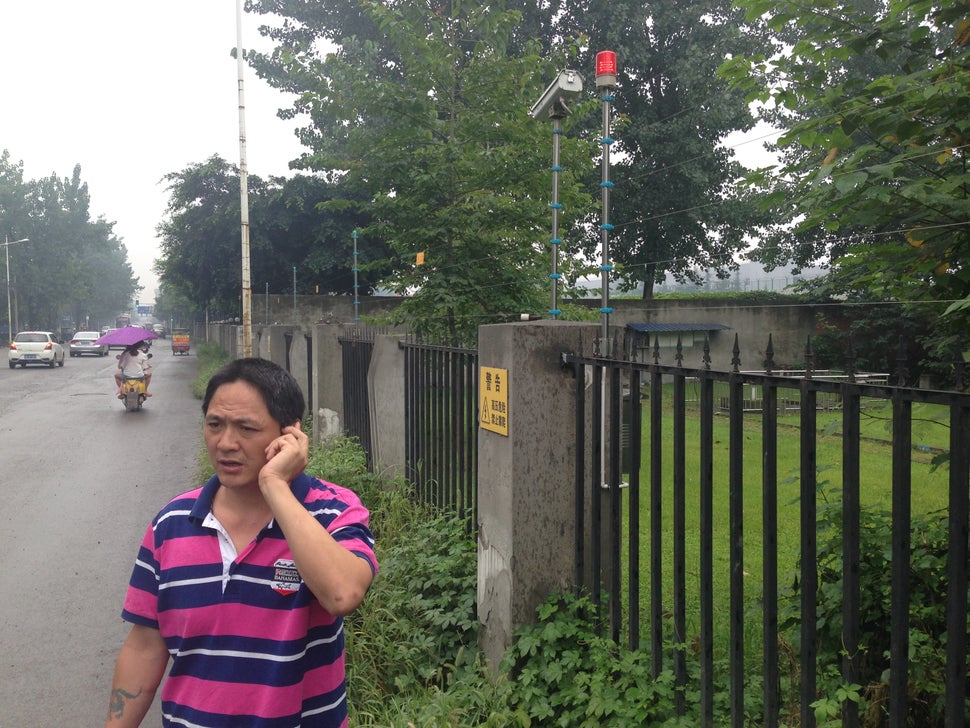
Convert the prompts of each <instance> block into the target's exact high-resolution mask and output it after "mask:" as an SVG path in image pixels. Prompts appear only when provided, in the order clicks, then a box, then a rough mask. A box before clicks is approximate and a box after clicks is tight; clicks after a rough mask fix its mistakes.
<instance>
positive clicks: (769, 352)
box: [765, 333, 775, 374]
mask: <svg viewBox="0 0 970 728" xmlns="http://www.w3.org/2000/svg"><path fill="white" fill-rule="evenodd" d="M774 368H775V344H774V342H773V341H772V339H771V334H770V333H769V334H768V347H767V348H766V349H765V374H771V371H772V370H773V369H774Z"/></svg>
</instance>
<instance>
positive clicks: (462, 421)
mask: <svg viewBox="0 0 970 728" xmlns="http://www.w3.org/2000/svg"><path fill="white" fill-rule="evenodd" d="M400 346H401V348H402V349H403V350H404V371H405V373H404V397H405V404H404V419H405V467H406V473H405V474H406V477H407V479H408V480H409V481H410V482H411V483H413V484H414V486H415V488H416V493H417V496H418V497H419V498H420V499H421V500H422V501H424V502H426V503H430V504H432V505H434V506H435V507H438V508H442V509H446V510H450V511H453V512H455V513H457V514H458V515H459V516H460V517H463V518H467V519H468V523H469V528H471V527H473V526H474V524H475V523H477V521H478V489H477V478H478V473H477V469H478V440H477V436H478V408H479V402H478V352H477V351H475V350H474V349H462V348H458V347H451V346H438V345H433V344H424V343H417V342H415V341H402V342H401V343H400Z"/></svg>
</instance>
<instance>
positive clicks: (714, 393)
mask: <svg viewBox="0 0 970 728" xmlns="http://www.w3.org/2000/svg"><path fill="white" fill-rule="evenodd" d="M770 350H771V343H770V339H769V344H768V351H769V359H768V361H767V362H766V366H765V369H764V370H763V371H761V372H750V371H741V368H740V364H741V361H740V350H739V346H738V344H737V342H736V343H735V347H734V360H733V361H732V363H731V367H730V370H728V371H714V370H712V369H711V368H710V366H711V364H710V358H709V355H708V354H705V359H704V366H703V368H701V369H688V368H684V367H682V366H680V365H679V364H678V363H674V364H661V363H660V361H659V353H656V354H655V356H654V360H653V362H651V363H642V362H636V361H631V360H630V359H629V358H624V357H618V358H605V357H601V356H598V355H596V354H593V355H588V356H587V355H583V354H564V355H563V361H564V363H566V364H567V365H570V366H572V367H573V368H574V371H575V374H576V377H575V381H576V388H575V402H576V432H577V443H576V451H577V453H578V459H577V464H576V474H575V499H576V511H575V512H576V523H575V527H576V533H577V535H578V537H577V540H576V551H575V564H576V565H575V572H576V581H577V584H580V585H582V587H583V588H584V589H585V590H586V591H588V593H589V594H590V595H591V596H592V598H593V600H594V603H596V604H598V605H600V608H601V610H602V616H603V621H604V624H605V625H606V627H605V628H608V629H609V631H610V635H611V637H612V638H613V639H614V640H616V641H617V642H623V641H625V642H626V643H627V644H628V645H629V647H630V648H631V649H643V648H648V649H649V651H650V655H651V660H652V669H653V672H654V674H655V676H656V675H659V674H660V673H661V671H663V670H665V669H671V670H672V671H673V673H674V677H675V683H676V685H677V687H678V693H677V695H678V698H677V700H678V703H677V710H678V713H679V714H684V713H685V711H686V710H687V706H686V703H685V700H686V698H685V690H686V688H688V684H689V679H688V658H689V657H691V658H693V656H696V660H697V661H698V662H699V678H698V681H697V684H693V683H691V685H692V686H693V687H694V688H696V689H697V690H698V692H699V695H700V713H701V723H702V725H705V726H710V725H713V724H714V721H715V712H714V711H715V707H714V706H715V697H716V691H717V690H720V691H721V693H722V695H721V697H722V698H723V697H724V695H723V693H724V692H726V693H727V702H729V704H730V714H731V723H732V725H734V726H739V727H740V726H743V725H749V724H750V721H751V720H752V714H753V713H754V714H757V715H759V717H758V718H757V721H756V722H757V723H758V724H761V725H764V726H766V727H767V728H773V727H775V728H776V727H777V726H779V725H780V723H781V721H782V716H783V714H784V711H785V710H786V709H788V710H792V708H790V706H792V705H794V706H796V707H795V708H794V709H793V710H794V711H795V712H797V713H798V714H799V717H798V719H797V722H798V723H799V724H800V725H801V726H803V728H804V727H806V726H812V725H815V720H816V719H815V713H814V708H813V707H812V704H813V703H815V702H816V701H817V700H818V699H819V697H820V695H819V694H818V684H819V683H818V680H819V669H820V667H819V658H820V655H819V654H818V649H817V644H818V639H819V633H818V626H817V618H818V616H819V614H818V604H819V591H818V590H819V587H820V584H819V564H818V541H817V539H818V532H817V525H818V516H819V511H818V507H819V498H820V489H821V490H824V484H823V483H822V482H821V478H820V468H822V467H824V466H828V465H830V463H822V462H819V455H818V449H819V444H820V441H821V438H822V437H823V436H824V437H837V438H838V439H839V444H837V445H836V447H837V452H838V462H837V463H832V465H835V466H836V467H837V468H838V470H839V472H840V475H841V488H840V490H839V493H838V497H840V498H841V501H842V523H841V528H842V537H841V539H842V541H841V560H842V565H841V568H842V577H841V578H842V615H841V619H842V642H843V655H842V656H841V658H840V660H841V664H840V665H838V666H837V667H838V669H839V670H840V671H841V675H842V683H843V684H844V685H846V686H849V685H854V684H857V683H858V682H859V680H860V660H861V659H862V655H861V654H860V650H859V645H860V639H861V638H862V630H863V629H864V628H865V627H867V626H866V625H863V624H861V622H860V619H861V614H862V611H863V596H864V595H866V594H867V591H866V590H867V589H868V588H871V585H868V584H865V583H861V582H860V577H859V573H860V558H861V557H860V539H861V528H862V527H863V526H864V525H865V524H864V512H865V508H864V504H863V494H864V492H866V493H867V492H868V489H869V488H870V487H871V483H870V479H868V478H867V473H865V472H862V459H861V457H860V443H861V442H862V441H863V438H862V436H861V430H862V425H863V422H864V419H865V417H866V414H865V413H866V407H867V406H868V405H869V403H873V402H876V403H882V404H883V405H884V406H886V407H888V408H889V411H890V413H891V415H890V417H891V423H890V424H891V435H888V436H887V437H889V438H890V445H889V446H888V448H889V449H888V452H889V456H890V457H891V460H892V463H891V469H890V473H891V475H889V476H888V479H890V480H891V483H889V484H888V485H889V492H890V494H891V511H892V516H891V519H892V521H891V522H892V537H891V543H889V544H886V546H887V549H888V551H889V554H890V563H887V564H886V565H885V568H886V569H887V570H891V614H890V618H889V624H885V625H880V627H881V628H883V629H888V630H889V635H890V645H891V647H890V659H889V679H888V703H887V704H886V707H885V711H884V714H885V715H887V716H888V724H889V725H890V726H898V727H899V728H902V726H904V725H907V716H909V715H910V710H911V708H913V706H912V705H910V703H909V701H910V698H909V695H908V690H909V688H910V686H911V684H912V682H911V678H912V677H913V670H914V668H915V667H916V666H914V665H912V664H911V662H910V657H909V655H910V647H911V646H912V645H911V643H910V614H911V608H918V607H921V606H922V605H913V604H911V603H910V579H911V574H912V570H913V569H915V568H918V566H917V565H914V564H913V563H911V553H912V543H911V538H912V534H911V522H912V516H913V513H912V503H913V498H914V493H915V494H917V495H919V494H920V487H921V486H922V484H921V483H917V484H916V486H917V487H916V489H915V490H914V483H913V475H912V474H913V457H914V452H917V453H918V452H920V450H919V449H918V448H914V444H913V440H912V437H913V424H914V417H913V407H914V405H923V404H927V405H933V406H935V407H936V408H937V410H936V411H937V412H939V413H940V417H941V418H942V423H941V426H943V427H946V428H948V431H949V435H948V438H947V440H946V443H945V449H946V451H947V453H948V458H943V460H942V461H941V463H940V465H941V467H943V468H946V469H947V470H946V473H947V475H946V476H945V477H944V480H945V483H946V486H945V487H946V489H947V493H946V498H945V501H946V518H947V521H948V538H947V544H946V554H947V556H946V570H945V571H946V573H945V580H946V584H945V594H946V597H945V599H946V607H945V610H946V626H945V630H944V631H943V633H941V634H939V635H936V636H935V638H936V639H938V640H939V641H940V644H941V645H944V647H941V649H944V650H945V662H946V666H945V688H944V692H945V694H944V695H943V696H942V701H943V703H944V707H943V712H944V714H945V725H947V726H958V725H959V726H962V725H964V719H965V716H966V711H967V703H966V701H967V661H968V654H967V631H968V625H967V612H968V609H967V607H968V597H967V585H968V579H967V574H968V558H967V557H968V484H970V396H968V395H967V394H965V393H963V392H960V391H935V390H922V389H910V388H905V387H897V386H889V384H888V383H887V381H886V379H884V378H883V379H880V380H874V381H869V380H865V381H863V378H862V377H859V378H858V380H856V377H855V376H853V375H851V373H850V375H849V376H848V377H844V378H838V377H837V378H832V377H815V376H814V372H813V371H812V370H811V368H809V369H807V370H805V371H803V372H800V373H799V374H800V376H797V377H792V376H786V375H783V374H781V373H777V372H773V371H772V365H771V361H770ZM655 352H659V347H657V348H655ZM806 360H807V361H810V360H811V357H810V356H809V357H807V358H806ZM678 361H679V359H678ZM962 378H963V371H962V369H958V371H957V380H958V384H957V386H958V387H962V382H961V381H960V380H962ZM877 381H878V383H877ZM689 390H690V391H691V398H692V399H694V400H695V401H694V402H693V404H690V403H689V401H688V400H689V397H688V391H689ZM752 390H754V391H756V393H757V396H756V397H751V396H750V394H751V392H752ZM755 403H756V404H755ZM785 403H791V406H792V407H793V408H794V414H793V415H791V417H793V418H794V421H793V422H792V424H793V425H794V426H793V427H792V428H785V429H786V431H797V434H796V435H794V437H797V448H796V449H797V458H796V459H795V462H794V468H795V471H794V472H795V473H796V474H795V476H794V477H793V478H792V481H793V483H792V485H791V486H788V485H785V484H784V483H783V481H784V480H785V478H784V477H783V476H784V475H785V470H784V468H786V467H787V466H786V464H785V463H783V462H782V461H781V460H780V456H779V444H780V441H781V437H783V436H784V435H783V434H782V429H783V427H782V423H781V420H782V419H783V418H785V417H786V412H785V410H786V405H785ZM822 403H829V404H830V405H831V408H832V409H834V410H836V411H835V413H834V414H832V415H831V416H834V417H836V418H838V419H837V420H836V422H837V424H838V427H837V428H836V429H837V431H836V432H825V433H820V431H819V418H820V417H825V416H828V415H827V414H826V411H825V410H824V409H822V408H820V404H822ZM826 406H828V405H826ZM644 407H647V408H648V410H647V411H646V414H645V413H644V409H643V408H644ZM722 425H723V427H722ZM725 427H726V431H725V429H724V428H725ZM716 429H717V432H718V433H720V434H719V435H718V436H717V438H716V437H715V430H716ZM641 430H645V432H641ZM587 437H591V438H592V442H591V443H589V444H588V446H587V442H586V438H587ZM752 447H757V450H758V451H759V452H757V453H756V455H757V458H756V459H755V461H756V462H758V463H760V467H758V468H750V469H751V470H757V471H758V472H756V473H753V474H751V473H748V472H746V471H745V466H746V463H748V464H750V463H751V460H746V459H745V451H746V449H748V450H750V448H752ZM626 448H628V450H629V451H628V452H626V453H622V456H621V451H622V450H623V449H626ZM604 455H605V457H604ZM749 467H750V466H749ZM796 485H797V490H795V493H794V498H792V497H790V496H788V497H787V499H786V500H781V496H780V493H781V492H782V491H784V490H785V489H788V488H789V487H790V488H791V489H795V486H796ZM752 490H754V491H755V501H756V502H757V503H758V508H757V509H756V513H752V511H751V509H750V508H749V509H746V508H745V495H746V494H747V493H750V491H752ZM759 494H760V495H759ZM723 496H726V500H725V498H724V497H723ZM722 502H726V509H725V511H724V512H722V511H716V510H715V503H722ZM786 508H796V509H797V523H798V526H797V528H798V540H797V552H798V553H797V571H796V573H797V576H796V579H797V583H798V594H799V597H798V602H797V605H798V606H797V609H798V612H799V615H798V616H799V619H798V622H799V625H800V626H799V627H798V629H797V633H796V634H795V635H792V637H793V639H792V640H790V641H789V643H793V644H795V645H800V648H799V649H798V650H797V667H795V666H791V665H787V664H786V657H785V656H783V655H782V654H780V648H779V639H778V637H779V636H780V635H781V632H782V628H781V627H780V622H779V596H780V591H781V587H780V586H779V579H780V578H781V577H782V576H783V574H781V573H780V569H781V568H783V567H784V566H785V564H783V561H784V560H785V558H786V556H787V558H788V559H791V555H790V554H787V555H786V554H779V549H778V545H779V536H780V535H781V536H783V537H785V538H787V537H788V534H786V533H781V534H780V533H779V528H780V527H782V526H780V521H779V513H780V512H782V511H783V509H786ZM641 512H644V513H646V514H647V521H646V522H644V523H641ZM784 512H786V513H787V511H784ZM587 519H589V520H590V521H591V522H590V523H589V524H587V523H586V521H587ZM689 524H691V525H689ZM586 533H589V534H590V536H589V538H588V540H586V539H585V538H584V536H583V534H586ZM715 534H717V539H715ZM641 538H643V539H645V540H646V542H645V543H644V544H641ZM752 543H754V544H760V545H757V546H752V545H751V544H752ZM641 552H643V553H644V554H646V555H647V557H646V559H645V560H644V563H641ZM755 552H757V555H758V556H759V558H760V561H761V573H760V574H758V575H757V577H759V578H760V580H761V583H762V588H761V594H760V604H759V605H758V606H759V608H760V613H761V619H760V631H761V635H762V639H761V640H760V653H761V654H760V655H759V654H755V655H752V654H751V651H752V648H751V647H750V645H749V644H746V639H745V637H746V627H747V631H748V632H750V631H751V630H750V628H751V625H750V624H746V620H747V621H750V614H751V610H752V606H753V605H755V604H758V598H759V595H757V594H752V593H751V590H750V588H748V589H746V582H747V581H749V580H750V575H749V574H746V571H745V566H746V563H748V562H749V561H750V560H751V558H750V557H751V556H752V554H754V553H755ZM688 553H691V554H692V555H693V554H696V556H697V560H696V561H688ZM725 557H726V560H727V564H726V567H727V583H726V584H725V583H724V580H723V579H721V580H718V579H716V578H715V568H717V569H719V571H718V572H717V573H718V574H723V567H724V564H723V559H724V558H725ZM789 565H790V566H791V567H792V568H795V564H794V563H791V564H789ZM641 578H642V579H644V580H645V583H641ZM716 585H720V592H716ZM786 586H787V585H786ZM642 593H646V594H648V595H649V598H648V600H647V602H646V603H643V599H642V597H641V594H642ZM725 607H726V609H724V608H725ZM722 614H724V615H726V616H721V615H722ZM641 615H643V617H644V619H645V621H646V624H644V625H642V626H641V624H640V618H641ZM868 627H869V628H871V625H869V626H868ZM746 648H747V652H746ZM715 650H718V651H719V652H721V654H722V659H718V660H717V661H716V660H715ZM691 653H692V654H691ZM724 655H726V664H727V670H728V672H729V675H728V676H727V679H726V682H725V681H724V680H723V675H722V676H719V677H720V678H722V679H719V680H718V681H716V680H715V677H716V676H715V669H721V670H722V672H723V667H722V666H723V665H724V664H725V662H724V660H723V656H724ZM752 665H753V666H754V668H752ZM827 667H828V666H827ZM752 670H754V672H755V673H759V672H760V674H755V675H752V674H751V673H752ZM783 677H784V678H785V679H786V684H787V681H788V680H794V681H796V682H797V684H798V689H797V691H792V692H794V694H791V693H790V694H789V695H788V697H787V702H786V705H785V706H783V705H782V703H781V701H782V694H783V691H782V679H783ZM751 683H761V684H762V685H763V690H762V691H761V692H762V695H761V701H760V705H757V706H752V705H749V704H746V703H748V702H750V696H746V691H745V686H746V685H747V684H751ZM722 704H723V703H722ZM786 706H788V707H786ZM841 717H842V721H843V725H847V726H857V725H860V716H859V714H858V707H857V705H856V704H855V703H854V702H853V701H852V700H846V701H844V703H843V705H842V706H841ZM721 718H723V716H719V720H720V719H721ZM791 720H796V719H795V716H791Z"/></svg>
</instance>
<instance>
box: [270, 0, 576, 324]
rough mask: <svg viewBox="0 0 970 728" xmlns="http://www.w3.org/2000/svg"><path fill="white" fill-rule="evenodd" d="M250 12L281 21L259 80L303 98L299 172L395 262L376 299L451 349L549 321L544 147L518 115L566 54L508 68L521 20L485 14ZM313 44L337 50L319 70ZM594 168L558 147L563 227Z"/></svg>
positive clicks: (486, 9)
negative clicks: (312, 175)
mask: <svg viewBox="0 0 970 728" xmlns="http://www.w3.org/2000/svg"><path fill="white" fill-rule="evenodd" d="M254 8H255V9H256V10H257V11H261V12H274V13H277V14H280V15H283V16H284V17H286V18H287V19H288V22H287V23H285V24H284V25H283V27H282V29H278V30H276V31H271V32H272V34H273V37H274V38H275V39H276V40H277V42H278V43H279V44H280V45H279V47H278V48H277V49H276V51H275V52H274V53H273V54H271V55H270V56H265V57H261V58H257V59H256V60H255V65H256V67H257V69H258V70H259V71H260V72H261V73H262V74H263V75H264V76H265V77H266V78H267V79H268V80H270V82H272V83H276V84H277V85H280V86H282V87H285V88H287V89H288V90H290V91H295V92H297V93H299V94H300V101H299V102H298V104H297V107H296V111H298V112H302V113H305V114H307V116H308V118H309V120H310V122H311V123H310V125H309V126H307V127H306V128H305V129H304V130H303V132H302V134H301V138H302V139H303V141H304V143H305V144H306V145H307V146H308V147H309V150H310V151H309V152H308V153H307V154H306V155H305V156H304V157H303V158H302V159H301V160H300V162H299V164H300V165H301V166H303V167H305V168H307V169H313V170H318V171H320V172H323V173H328V174H333V175H335V176H337V177H339V178H340V179H341V180H342V181H343V183H344V184H345V185H346V186H345V189H346V190H347V191H348V192H353V193H355V194H356V195H357V198H358V201H357V202H356V203H354V206H355V207H357V208H358V209H360V210H361V211H362V212H366V214H368V215H369V216H370V217H371V219H372V222H371V223H370V224H369V225H367V226H366V227H365V228H364V230H363V232H364V234H366V235H368V236H371V237H373V238H377V239H380V240H385V241H386V242H387V244H388V246H389V247H390V250H391V252H392V256H391V258H390V260H389V265H390V266H391V267H392V268H393V273H392V274H391V275H390V276H388V277H387V279H386V281H385V285H387V286H388V287H389V288H390V289H392V290H394V291H397V292H400V293H407V294H409V299H408V300H407V301H406V302H405V303H404V305H403V306H402V307H401V309H400V311H401V314H402V316H403V317H404V318H405V319H406V320H407V321H409V323H411V325H412V326H413V327H414V328H415V329H416V330H418V331H419V332H424V333H432V332H435V333H438V334H442V335H445V336H448V337H450V338H453V339H457V338H466V337H469V336H471V335H473V334H474V332H475V331H477V327H478V325H479V324H482V323H489V322H493V321H496V320H502V317H507V316H509V315H510V314H518V313H519V312H521V311H530V312H535V311H541V310H543V308H548V306H547V305H546V306H544V305H543V297H544V294H545V291H546V290H547V288H548V285H549V268H550V258H549V245H548V241H549V234H548V232H547V230H548V227H549V219H550V210H549V207H548V204H549V198H550V191H549V190H550V174H549V166H550V154H551V147H552V144H551V141H550V137H549V135H548V134H549V131H550V128H549V125H548V124H545V123H543V122H538V121H536V120H534V119H532V118H530V117H529V116H528V110H529V108H530V107H531V105H532V103H533V102H534V101H535V99H536V98H537V97H538V95H539V93H540V92H541V90H542V88H544V86H545V85H547V84H548V82H549V80H550V79H551V78H552V76H553V74H554V73H556V70H555V69H556V68H557V67H562V65H563V64H564V63H565V61H566V60H567V59H568V58H569V53H570V52H571V49H570V48H565V49H561V50H560V51H559V53H558V55H557V56H555V57H552V58H548V59H543V58H540V57H539V55H538V50H539V46H538V45H537V44H535V43H528V42H524V43H522V52H521V53H513V52H511V51H510V45H511V44H512V42H513V40H514V36H515V28H516V27H517V23H518V22H519V20H520V17H521V15H520V14H519V13H517V12H514V11H509V10H507V9H505V8H504V6H503V4H502V3H495V2H481V1H477V0H475V1H472V2H463V3H457V2H452V3H442V4H435V5H428V4H423V3H390V4H388V3H378V2H364V3H360V4H354V9H353V10H352V11H348V10H347V8H346V4H345V3H341V2H322V3H315V4H314V5H313V7H308V6H307V5H306V4H305V3H301V2H288V1H287V0H280V1H279V2H272V3H270V2H264V3H256V4H254ZM320 39H327V40H330V41H332V42H335V43H339V45H338V46H337V47H336V48H335V50H334V51H333V52H332V53H329V54H326V55H322V54H320V53H319V52H318V45H317V43H318V41H319V40H320ZM591 156H592V150H591V149H590V147H589V146H588V145H587V144H584V143H582V142H580V141H579V140H577V139H570V138H568V136H567V137H566V138H564V139H563V144H562V167H563V168H564V170H565V171H564V173H563V175H562V179H561V187H560V198H561V201H562V203H563V205H564V209H565V210H566V213H565V216H564V222H565V225H564V227H568V220H569V219H570V216H572V217H576V216H579V215H583V214H585V213H586V212H587V210H588V195H586V194H584V193H583V191H582V190H581V188H580V184H579V179H580V178H581V177H582V175H583V174H584V173H585V172H586V171H587V170H588V169H590V167H591V164H592V162H591ZM334 207H335V204H331V209H333V208H334ZM422 259H423V262H422V263H419V260H422Z"/></svg>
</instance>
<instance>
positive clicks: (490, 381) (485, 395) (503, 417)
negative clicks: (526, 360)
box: [478, 367, 509, 437]
mask: <svg viewBox="0 0 970 728" xmlns="http://www.w3.org/2000/svg"><path fill="white" fill-rule="evenodd" d="M478 384H479V391H480V393H481V398H482V407H481V416H480V418H479V419H480V421H481V426H482V429H483V430H491V431H492V432H497V433H498V434H500V435H505V436H506V437H508V436H509V370H508V369H495V368H493V367H480V368H479V383H478Z"/></svg>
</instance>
